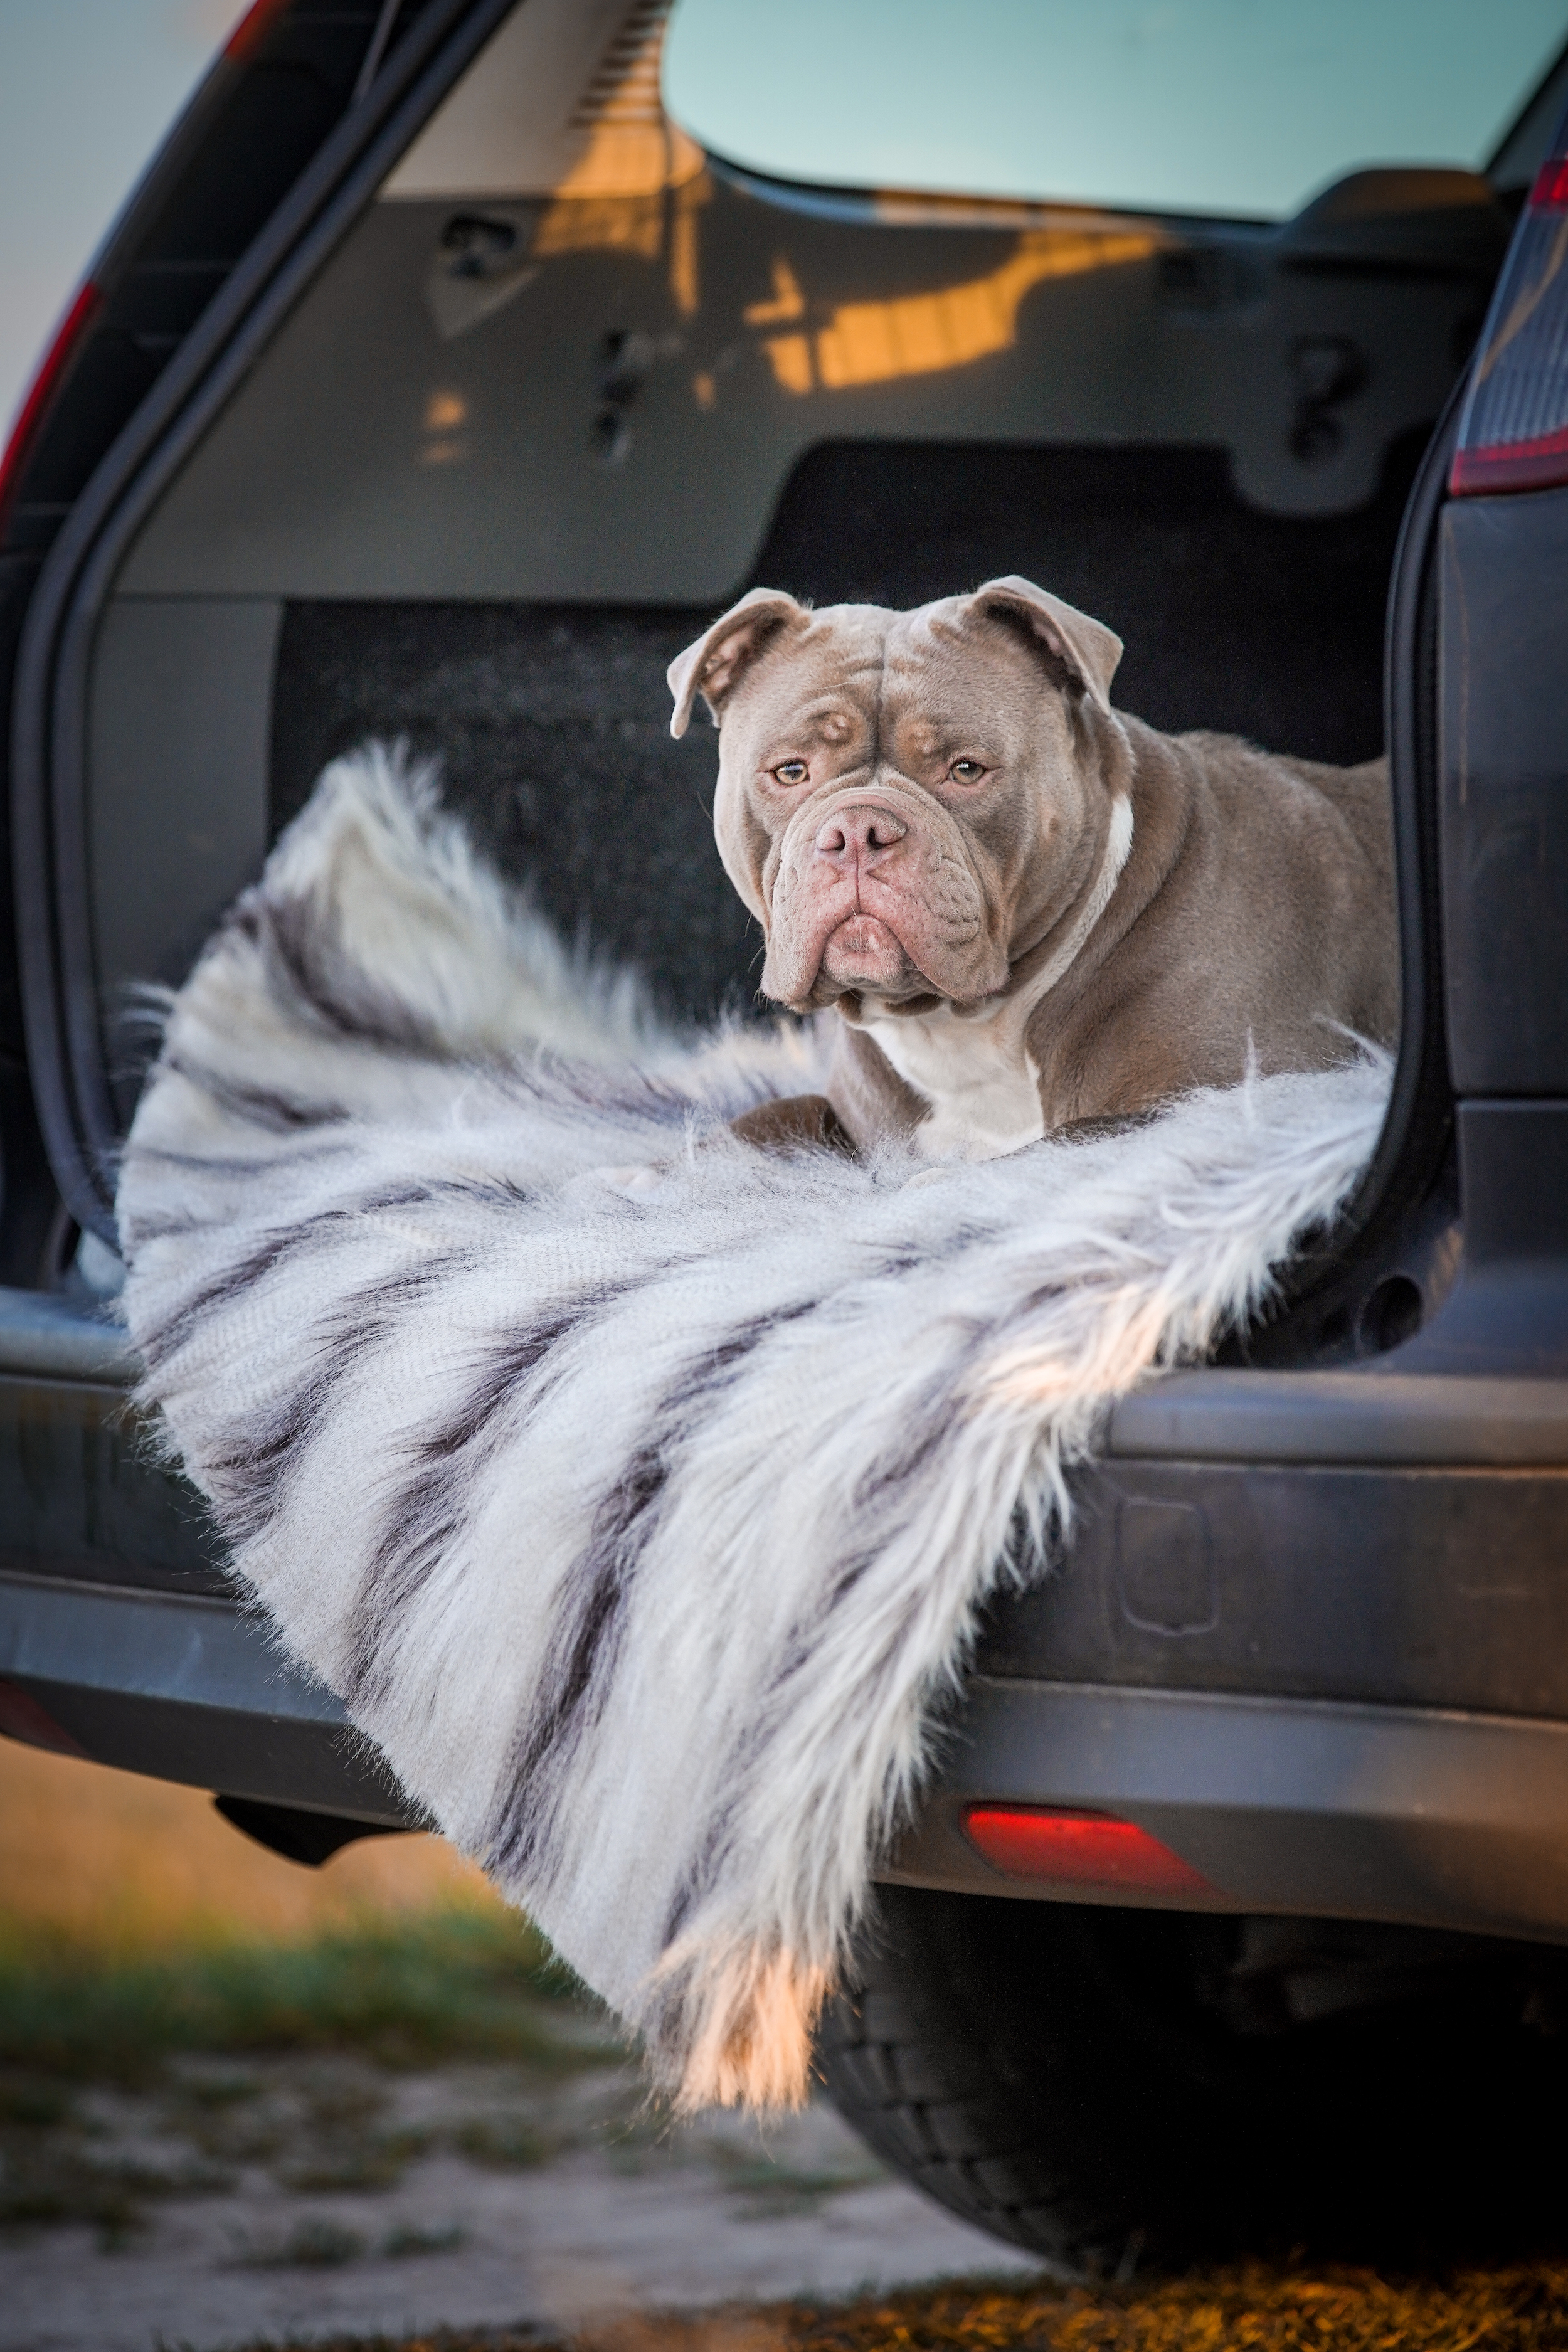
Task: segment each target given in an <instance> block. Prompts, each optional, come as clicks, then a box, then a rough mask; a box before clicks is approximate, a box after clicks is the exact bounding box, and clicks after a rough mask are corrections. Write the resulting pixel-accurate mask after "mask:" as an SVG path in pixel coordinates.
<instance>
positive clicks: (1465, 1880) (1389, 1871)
mask: <svg viewBox="0 0 1568 2352" xmlns="http://www.w3.org/2000/svg"><path fill="white" fill-rule="evenodd" d="M978 1801H990V1802H993V1803H996V1802H1001V1803H1006V1802H1012V1803H1021V1804H1034V1805H1053V1806H1062V1807H1067V1808H1082V1809H1084V1810H1087V1811H1102V1812H1108V1813H1112V1814H1115V1815H1117V1816H1119V1817H1120V1818H1121V1819H1123V1820H1126V1821H1132V1822H1137V1823H1138V1825H1139V1827H1140V1828H1142V1829H1146V1830H1148V1831H1149V1832H1151V1833H1152V1835H1153V1836H1155V1837H1157V1838H1159V1839H1160V1840H1161V1841H1162V1842H1163V1843H1164V1844H1166V1845H1168V1846H1169V1847H1171V1849H1172V1850H1173V1852H1174V1853H1178V1854H1179V1855H1180V1856H1181V1858H1182V1859H1183V1861H1184V1862H1186V1863H1188V1864H1191V1865H1192V1867H1193V1868H1194V1870H1196V1871H1197V1872H1199V1873H1200V1874H1201V1875H1202V1876H1203V1877H1204V1878H1205V1879H1206V1880H1207V1881H1208V1883H1209V1885H1210V1886H1211V1887H1212V1888H1213V1889H1214V1892H1213V1894H1212V1895H1209V1896H1206V1897H1205V1896H1200V1895H1193V1896H1190V1897H1189V1896H1187V1895H1183V1896H1182V1898H1181V1902H1180V1907H1181V1908H1183V1909H1184V1910H1189V1909H1190V1910H1198V1909H1208V1910H1215V1911H1234V1912H1247V1913H1259V1912H1261V1913H1284V1914H1295V1915H1306V1916H1317V1917H1323V1918H1335V1919H1375V1920H1384V1921H1397V1922H1403V1923H1405V1924H1408V1925H1410V1926H1415V1927H1447V1928H1465V1929H1469V1930H1472V1931H1476V1932H1481V1933H1486V1934H1491V1935H1502V1936H1509V1937H1526V1938H1531V1939H1534V1940H1538V1941H1544V1942H1568V1724H1563V1723H1553V1722H1540V1721H1533V1720H1531V1719H1528V1718H1521V1717H1499V1716H1486V1715H1479V1714H1468V1713H1463V1712H1460V1711H1458V1710H1450V1709H1440V1708H1436V1707H1392V1706H1343V1705H1335V1704H1333V1703H1331V1702H1330V1703H1325V1702H1323V1701H1317V1700H1303V1699H1279V1698H1247V1697H1239V1696H1230V1695H1213V1696H1211V1695H1206V1694H1199V1693H1194V1692H1189V1691H1153V1690H1127V1689H1119V1688H1115V1687H1109V1686H1105V1685H1098V1686H1097V1685H1084V1684H1063V1683H1046V1682H1031V1681H1022V1680H1010V1681H999V1680H996V1679H994V1678H992V1677H989V1676H984V1675H982V1676H977V1677H976V1678H975V1679H974V1680H973V1682H972V1683H971V1685H970V1687H969V1692H968V1695H967V1698H966V1702H965V1705H964V1707H963V1713H962V1716H961V1717H960V1718H959V1719H958V1721H957V1722H956V1724H955V1725H954V1726H953V1727H952V1731H951V1733H950V1734H949V1744H948V1748H947V1753H946V1758H945V1762H944V1765H943V1768H942V1771H941V1774H940V1778H939V1780H938V1782H937V1785H936V1787H935V1788H934V1789H933V1790H932V1792H931V1797H930V1799H929V1801H928V1802H927V1804H926V1806H925V1808H924V1811H923V1812H922V1814H921V1821H920V1822H919V1823H918V1825H917V1827H916V1828H915V1830H914V1831H913V1832H911V1833H910V1835H909V1836H908V1837H906V1838H905V1839H904V1840H903V1842H902V1843H901V1844H900V1847H899V1849H898V1851H897V1853H895V1855H894V1856H893V1858H892V1861H891V1863H890V1864H889V1867H888V1868H887V1870H886V1871H885V1872H884V1873H883V1875H884V1876H886V1877H888V1878H889V1879H892V1880H894V1881H896V1882H897V1883H899V1884H901V1885H913V1886H939V1887H949V1888H955V1889H959V1890H962V1891H964V1892H968V1893H973V1894H990V1895H1021V1896H1024V1897H1026V1898H1029V1899H1036V1900H1040V1899H1044V1900H1052V1899H1055V1900H1058V1901H1062V1902H1076V1903H1081V1902H1086V1901H1088V1902H1114V1903H1123V1904H1128V1905H1139V1906H1145V1907H1155V1908H1158V1907H1161V1906H1160V1904H1159V1901H1158V1898H1155V1897H1152V1896H1149V1895H1132V1894H1119V1895H1112V1894H1110V1893H1108V1892H1107V1891H1106V1890H1105V1889H1104V1888H1100V1887H1082V1888H1079V1887H1073V1886H1071V1885H1054V1886H1051V1887H1049V1888H1042V1887H1040V1886H1039V1885H1034V1884H1031V1883H1028V1882H1026V1881H1019V1880H1011V1879H1007V1878H1005V1877H1004V1876H1003V1875H1002V1874H999V1873H998V1872H997V1871H995V1870H994V1869H993V1868H992V1867H991V1865H990V1864H987V1863H985V1862H984V1861H983V1860H982V1859H981V1857H980V1855H979V1854H978V1853H976V1852H975V1850H974V1849H973V1846H971V1844H970V1843H969V1842H968V1840H967V1839H966V1838H965V1836H964V1835H963V1815H964V1811H965V1810H966V1808H967V1807H968V1806H969V1805H970V1804H973V1803H975V1802H978Z"/></svg>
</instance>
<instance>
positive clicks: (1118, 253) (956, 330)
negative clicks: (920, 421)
mask: <svg viewBox="0 0 1568 2352" xmlns="http://www.w3.org/2000/svg"><path fill="white" fill-rule="evenodd" d="M1158 242H1159V239H1158V238H1157V237H1156V236H1153V235H1152V234H1150V233H1149V232H1147V231H1142V230H1129V231H1124V232H1112V233H1110V234H1105V235H1089V234H1087V233H1085V232H1084V231H1082V230H1078V229H1036V230H1031V231H1028V232H1026V234H1025V235H1024V236H1020V237H1019V239H1018V242H1017V246H1016V249H1015V250H1014V252H1013V253H1012V254H1011V255H1010V256H1009V257H1008V258H1007V260H1005V262H1004V263H1003V264H1002V267H1001V268H999V269H994V270H993V271H992V272H991V273H990V275H989V276H988V277H985V278H970V279H968V280H966V281H965V282H964V283H963V284H962V285H958V286H943V287H940V288H938V289H936V290H935V291H933V292H931V293H929V294H905V295H900V296H899V297H898V298H897V299H894V300H892V301H890V302H846V303H842V304H840V306H839V307H838V309H837V310H835V311H834V312H833V314H832V316H831V318H830V319H829V320H828V321H827V323H826V326H824V327H822V328H819V329H818V330H817V331H816V334H814V335H806V334H793V335H772V336H769V337H768V338H767V339H766V340H765V341H764V342H763V351H764V352H766V353H767V356H768V361H769V363H770V365H771V366H772V368H773V374H774V377H775V379H776V380H777V382H778V383H779V384H780V385H781V387H782V388H783V390H784V391H785V392H790V393H796V394H801V393H808V392H814V391H824V392H841V391H844V390H846V389H847V388H849V387H852V386H855V385H858V384H867V383H889V382H890V381H892V379H893V378H895V377H898V376H906V375H931V374H934V373H937V372H938V371H940V370H942V369H944V368H954V367H965V366H967V365H968V364H969V363H970V362H972V361H973V360H979V359H986V358H989V357H990V356H991V354H992V353H994V352H1005V351H1007V350H1009V349H1010V348H1011V347H1012V345H1013V344H1014V343H1015V342H1016V341H1017V333H1018V306H1019V304H1020V302H1021V301H1022V300H1023V299H1024V297H1025V295H1026V293H1027V292H1028V291H1029V289H1031V287H1035V286H1038V285H1040V284H1041V283H1042V282H1043V281H1044V280H1045V279H1047V278H1077V277H1081V276H1082V275H1083V274H1084V273H1085V272H1086V271H1089V270H1091V269H1107V268H1113V267H1115V266H1117V265H1120V264H1122V263H1126V262H1131V261H1142V260H1145V259H1146V258H1147V257H1148V256H1149V255H1150V254H1152V252H1153V251H1154V248H1155V247H1156V245H1157V244H1158ZM783 267H784V268H786V269H787V265H783ZM780 268H781V265H779V264H776V263H775V265H774V285H775V289H776V288H777V287H778V284H779V270H780ZM790 282H791V283H792V284H793V282H794V281H793V278H792V279H791V281H790ZM803 307H804V305H803ZM768 308H769V306H768V305H765V304H761V303H758V304H753V305H752V309H751V310H748V311H747V312H746V314H745V315H746V317H747V319H748V320H752V322H753V323H758V324H760V323H761V320H760V319H759V318H758V316H757V314H758V313H759V312H761V311H763V310H767V309H768ZM793 315H796V316H798V315H799V314H798V313H795V314H793Z"/></svg>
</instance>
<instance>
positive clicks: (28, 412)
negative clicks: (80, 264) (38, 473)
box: [0, 278, 103, 538]
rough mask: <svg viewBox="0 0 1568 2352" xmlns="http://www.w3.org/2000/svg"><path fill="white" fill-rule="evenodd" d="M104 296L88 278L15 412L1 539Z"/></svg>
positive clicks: (4, 473)
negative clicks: (47, 414)
mask: <svg viewBox="0 0 1568 2352" xmlns="http://www.w3.org/2000/svg"><path fill="white" fill-rule="evenodd" d="M102 299H103V298H102V296H101V295H100V292H99V290H98V289H97V287H96V286H95V285H94V284H93V283H92V281H91V279H90V278H89V279H88V281H87V283H86V284H85V285H84V286H82V288H81V289H80V290H79V293H78V294H77V297H76V299H75V300H74V301H73V302H72V304H71V306H70V309H69V310H68V311H67V312H66V314H65V317H64V318H63V319H62V320H60V323H59V326H58V329H57V330H56V332H55V339H54V341H53V342H52V343H51V344H50V345H49V348H48V350H47V352H45V353H44V356H43V359H42V361H41V362H40V363H39V367H38V372H37V375H36V376H35V377H34V378H33V381H32V383H31V385H30V387H29V388H28V391H27V395H26V399H25V400H24V401H23V403H22V405H21V407H20V408H19V409H18V410H17V412H16V424H15V425H13V426H12V428H11V438H10V439H9V441H7V442H6V444H5V455H4V457H0V538H3V537H4V535H5V522H6V518H7V517H8V515H9V514H10V511H11V507H12V503H13V501H14V500H15V499H16V493H17V491H18V489H19V488H21V482H22V474H23V469H24V468H25V467H26V463H27V460H28V458H29V457H31V455H32V451H33V443H34V441H35V440H36V439H37V431H38V427H39V425H41V424H42V423H43V421H44V411H45V409H46V408H47V406H48V404H49V402H50V401H51V400H52V399H53V397H54V394H55V390H56V387H57V385H58V383H59V381H60V378H61V377H62V376H63V375H64V373H65V372H66V369H67V367H68V364H69V362H70V360H71V357H72V355H73V353H74V352H75V351H76V349H77V346H78V344H79V342H80V341H81V340H82V337H83V336H84V335H85V333H86V332H87V330H88V328H89V326H90V325H91V323H92V320H93V319H94V317H95V316H96V314H97V311H98V307H99V304H100V301H101V300H102Z"/></svg>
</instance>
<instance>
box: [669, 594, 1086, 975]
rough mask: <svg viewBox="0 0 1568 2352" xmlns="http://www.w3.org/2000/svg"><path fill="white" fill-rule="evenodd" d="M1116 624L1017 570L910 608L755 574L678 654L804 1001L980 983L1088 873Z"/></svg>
mask: <svg viewBox="0 0 1568 2352" xmlns="http://www.w3.org/2000/svg"><path fill="white" fill-rule="evenodd" d="M1120 656H1121V642H1120V640H1119V639H1118V638H1117V637H1115V636H1114V635H1112V633H1111V632H1110V630H1109V629H1106V628H1104V627H1102V626H1101V625H1100V623H1099V622H1097V621H1091V620H1089V619H1088V618H1087V617H1086V616H1085V615H1084V614H1079V613H1075V612H1074V611H1073V610H1072V608H1071V607H1070V606H1069V605H1066V604H1059V603H1058V600H1057V599H1056V598H1054V597H1050V596H1047V594H1046V593H1044V591H1043V590H1041V589H1038V588H1036V587H1034V586H1033V585H1032V584H1031V583H1029V582H1027V581H1025V580H1011V579H1010V580H1000V581H994V582H992V583H990V584H989V586H987V587H985V588H982V589H980V590H978V591H977V592H976V593H975V594H974V595H973V596H963V597H958V596H954V597H948V598H946V599H944V600H943V601H942V603H940V604H925V605H921V607H920V609H919V610H918V611H916V612H912V613H894V612H888V611H885V610H883V609H882V608H881V607H880V606H879V605H874V604H839V605H832V606H829V607H827V608H826V609H825V610H824V611H822V612H818V613H813V612H809V611H807V610H806V609H805V607H804V606H802V605H800V604H796V603H795V599H794V598H793V597H789V596H785V595H783V594H780V593H776V592H774V591H773V590H769V589H754V590H753V591H752V593H751V595H750V596H748V597H746V598H744V599H743V600H742V603H741V604H738V605H736V606H735V607H734V609H733V611H731V613H728V614H725V615H724V617H723V619H722V620H721V621H717V622H715V624H714V625H713V626H712V628H711V629H710V630H709V631H708V632H707V633H706V635H704V636H702V637H700V639H699V640H698V641H697V643H696V644H695V645H693V646H689V647H688V649H687V650H686V652H685V653H683V654H682V655H680V656H679V659H678V660H676V661H675V662H674V663H673V664H672V665H671V667H670V673H669V679H670V687H671V690H672V691H673V693H674V695H675V698H676V714H675V719H674V722H673V723H674V729H675V732H676V733H677V734H679V733H681V732H683V731H684V729H685V725H686V722H687V719H688V717H689V713H690V709H691V705H692V702H693V699H694V698H695V696H696V695H697V694H698V693H701V694H702V695H703V697H704V698H705V699H706V700H707V702H708V704H709V706H710V709H711V710H712V711H713V713H714V716H715V717H716V718H717V719H718V720H719V722H720V740H719V751H720V770H719V786H718V793H717V796H716V799H715V803H714V829H715V831H716V833H717V835H718V841H719V849H720V854H721V856H722V858H723V860H724V865H725V867H726V870H727V871H728V873H729V875H730V877H731V881H732V882H733V883H734V885H735V887H736V888H737V889H738V890H739V891H740V893H741V896H742V898H744V899H745V901H746V903H747V905H748V906H749V907H750V908H752V912H753V913H754V914H755V915H757V916H758V918H759V919H760V920H761V921H762V924H763V930H764V932H765V934H766V938H767V961H766V963H765V965H764V967H763V981H762V986H763V993H764V994H765V995H767V996H771V997H773V999H775V1000H776V1001H777V1002H778V1003H783V1004H787V1005H790V1006H792V1007H794V1008H795V1010H796V1011H801V1012H804V1011H805V1010H806V1009H807V1008H808V1007H812V1006H817V1005H824V1004H828V1003H832V1002H833V1001H834V1000H835V999H837V998H848V999H868V1000H870V1002H871V1003H874V1004H885V1005H899V1004H902V1005H908V1006H910V1007H913V1006H914V1005H916V1004H929V1003H931V1000H932V999H933V998H934V999H945V1000H947V1001H950V1002H952V1003H956V1004H960V1005H972V1004H978V1003H983V1002H984V999H985V998H987V997H990V996H994V994H995V993H996V992H998V991H999V990H1000V989H1002V988H1003V987H1005V984H1006V982H1007V977H1008V972H1009V969H1010V967H1011V965H1012V964H1013V963H1014V962H1015V961H1016V959H1017V958H1018V957H1019V956H1020V955H1022V954H1024V953H1026V950H1028V949H1029V948H1030V947H1031V946H1033V945H1034V944H1035V942H1036V941H1037V940H1041V939H1043V938H1044V937H1045V936H1046V934H1047V931H1049V929H1051V927H1052V925H1053V924H1054V923H1055V922H1056V921H1057V920H1058V919H1059V917H1060V916H1061V915H1062V913H1063V912H1064V910H1065V909H1066V908H1068V907H1069V906H1071V905H1072V903H1073V901H1074V899H1075V898H1077V897H1078V896H1079V893H1080V892H1081V891H1082V890H1083V888H1084V887H1085V886H1086V883H1087V882H1088V881H1089V877H1090V876H1091V874H1092V872H1093V870H1094V866H1095V864H1096V861H1097V859H1098V857H1099V855H1100V849H1101V846H1102V845H1103V842H1104V838H1105V822H1106V819H1105V802H1106V795H1105V790H1104V785H1103V783H1102V782H1101V779H1100V761H1099V758H1098V755H1097V751H1096V745H1095V740H1094V730H1093V728H1092V726H1090V725H1089V724H1088V723H1087V719H1086V710H1085V706H1086V705H1090V706H1093V707H1095V708H1097V709H1099V710H1100V711H1101V712H1103V713H1104V714H1105V715H1106V717H1107V718H1108V719H1109V711H1110V705H1109V700H1108V698H1107V689H1108V688H1109V686H1110V677H1111V675H1112V673H1113V671H1114V669H1115V667H1116V663H1117V660H1118V659H1119V657H1120Z"/></svg>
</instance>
